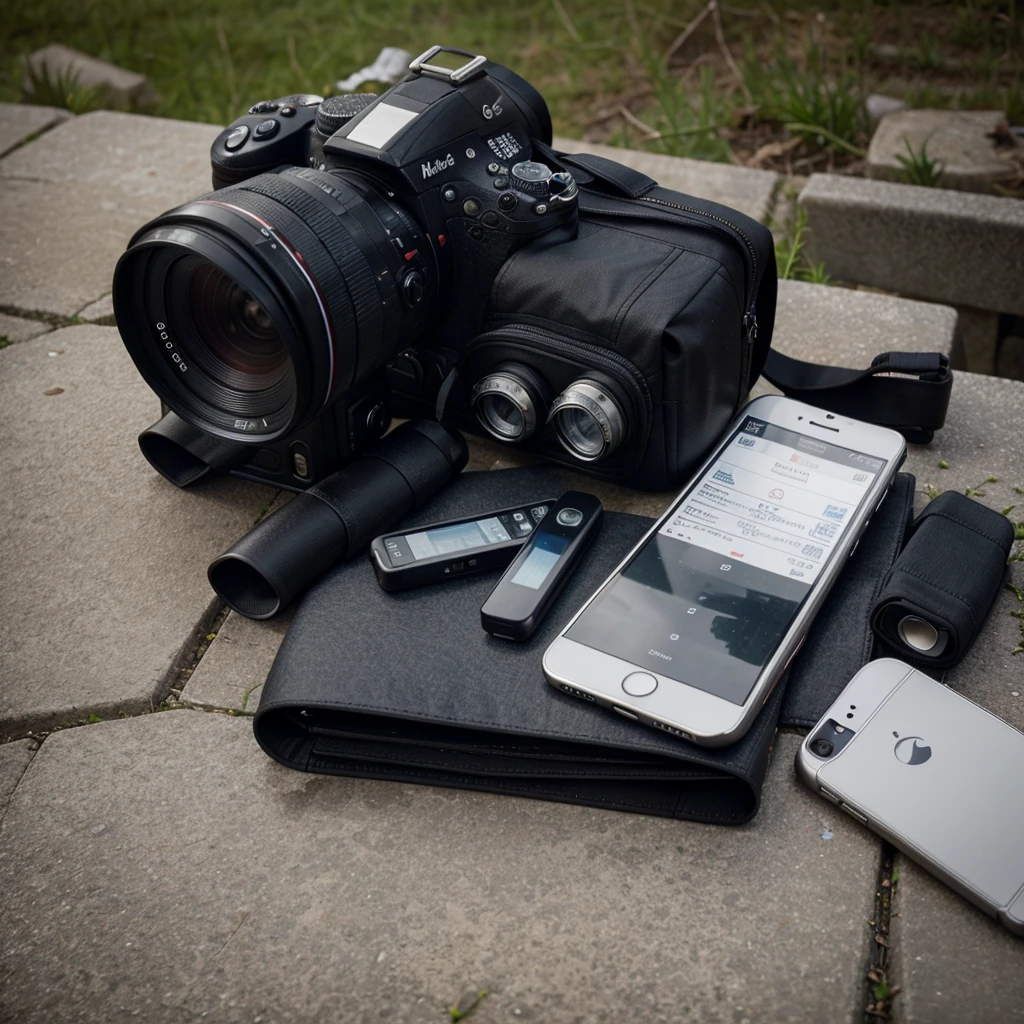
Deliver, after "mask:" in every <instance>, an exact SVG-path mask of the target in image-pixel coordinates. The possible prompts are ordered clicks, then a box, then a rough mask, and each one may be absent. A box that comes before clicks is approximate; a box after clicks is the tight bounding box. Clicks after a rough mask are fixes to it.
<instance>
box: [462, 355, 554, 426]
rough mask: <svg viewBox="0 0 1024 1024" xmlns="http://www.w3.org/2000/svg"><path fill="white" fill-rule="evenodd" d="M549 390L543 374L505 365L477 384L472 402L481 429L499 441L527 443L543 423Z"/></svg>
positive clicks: (520, 365) (525, 367) (513, 364)
mask: <svg viewBox="0 0 1024 1024" xmlns="http://www.w3.org/2000/svg"><path fill="white" fill-rule="evenodd" d="M548 395H549V389H548V386H547V382H546V381H545V380H544V378H543V377H541V376H540V374H538V373H536V372H535V371H534V370H531V369H530V367H528V366H523V365H522V364H520V363H504V364H502V365H501V366H499V367H498V368H497V369H496V370H495V371H494V372H493V373H489V374H488V375H487V376H486V377H483V378H481V379H480V380H479V381H477V383H476V386H475V387H474V388H473V394H472V396H471V401H472V404H473V410H474V412H475V413H476V418H477V419H478V420H479V421H480V424H481V426H483V427H484V429H485V430H486V431H487V432H488V433H489V434H491V435H492V436H493V437H496V438H497V439H498V440H499V441H525V440H526V439H527V438H528V437H532V436H533V435H534V434H535V433H536V432H537V428H538V426H540V425H541V424H543V422H544V415H545V412H546V409H547V399H548Z"/></svg>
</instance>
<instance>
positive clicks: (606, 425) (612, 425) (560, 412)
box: [549, 380, 626, 462]
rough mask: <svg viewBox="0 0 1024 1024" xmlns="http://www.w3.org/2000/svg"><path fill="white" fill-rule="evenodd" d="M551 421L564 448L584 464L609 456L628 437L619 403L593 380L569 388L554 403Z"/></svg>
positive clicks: (606, 389)
mask: <svg viewBox="0 0 1024 1024" xmlns="http://www.w3.org/2000/svg"><path fill="white" fill-rule="evenodd" d="M549 418H550V419H551V420H553V421H554V425H555V433H556V434H557V436H558V440H559V441H560V442H561V444H562V447H563V448H565V449H566V450H567V451H569V452H570V453H571V454H573V455H575V456H576V458H578V459H580V460H581V461H583V462H594V461H595V460H596V459H600V458H602V457H603V456H605V455H610V454H611V453H612V452H613V451H615V449H616V448H618V447H619V445H620V444H621V443H622V440H623V438H624V437H625V436H626V419H625V416H624V415H623V413H622V409H621V407H620V406H619V403H618V402H617V401H616V400H615V399H614V398H613V397H612V395H611V392H610V390H609V389H608V388H606V387H605V386H604V385H602V384H600V383H598V382H597V381H593V380H578V381H576V382H575V383H574V384H570V385H569V387H567V388H566V389H565V391H563V392H562V393H561V394H560V395H559V396H558V397H557V398H556V399H555V401H554V402H553V403H552V406H551V415H550V417H549Z"/></svg>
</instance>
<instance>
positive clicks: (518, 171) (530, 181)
mask: <svg viewBox="0 0 1024 1024" xmlns="http://www.w3.org/2000/svg"><path fill="white" fill-rule="evenodd" d="M550 178H551V168H550V167H548V165H547V164H542V163H538V162H537V161H536V160H522V161H520V162H519V163H517V164H515V165H514V166H513V168H512V187H513V188H515V189H518V191H520V192H529V193H531V194H532V195H535V196H548V195H550V193H551V189H550V187H549V185H548V181H549V179H550Z"/></svg>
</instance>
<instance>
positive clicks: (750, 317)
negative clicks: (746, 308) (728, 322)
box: [743, 311, 757, 345]
mask: <svg viewBox="0 0 1024 1024" xmlns="http://www.w3.org/2000/svg"><path fill="white" fill-rule="evenodd" d="M743 329H744V331H746V333H747V344H748V345H753V344H754V342H755V341H757V317H756V315H755V314H754V312H753V311H751V312H749V313H747V315H746V316H745V317H744V318H743Z"/></svg>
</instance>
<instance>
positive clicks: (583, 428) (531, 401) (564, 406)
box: [470, 362, 627, 462]
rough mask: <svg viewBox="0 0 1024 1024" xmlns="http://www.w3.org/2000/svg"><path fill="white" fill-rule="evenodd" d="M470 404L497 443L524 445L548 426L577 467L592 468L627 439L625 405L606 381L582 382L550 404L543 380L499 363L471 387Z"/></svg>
mask: <svg viewBox="0 0 1024 1024" xmlns="http://www.w3.org/2000/svg"><path fill="white" fill-rule="evenodd" d="M470 402H471V404H472V406H473V412H474V413H475V415H476V418H477V419H478V420H479V422H480V425H481V426H482V427H483V428H484V429H485V430H486V431H487V432H488V433H489V434H490V435H491V436H492V437H495V438H497V439H498V440H499V441H508V442H513V443H515V442H518V441H526V440H528V439H529V438H531V437H533V436H534V435H535V434H537V433H539V432H540V431H541V430H543V429H544V427H545V426H546V425H547V424H548V423H550V424H551V425H552V427H553V428H554V432H555V437H557V438H558V441H559V443H560V444H561V445H562V447H563V448H565V450H566V451H567V452H569V453H570V454H571V455H573V456H575V457H576V458H577V459H579V460H580V461H581V462H595V461H596V460H597V459H600V458H603V457H604V456H606V455H610V454H611V453H612V452H614V451H615V450H616V449H617V448H618V447H619V446H620V445H621V444H622V441H623V440H624V439H625V437H626V434H627V422H626V415H625V412H624V411H623V410H624V403H623V402H622V401H621V399H620V398H618V397H616V394H615V388H614V387H612V386H611V385H610V384H609V383H607V382H606V381H603V380H601V379H599V378H598V376H597V375H594V376H593V377H591V376H587V377H581V378H580V379H579V380H576V381H573V383H572V384H570V385H569V386H568V387H567V388H565V390H564V391H562V392H561V393H560V394H559V395H557V396H556V397H555V398H554V400H552V398H551V387H550V385H549V384H548V382H547V381H546V380H545V379H544V377H543V376H542V375H541V374H539V373H538V372H537V371H536V370H534V369H532V368H531V367H529V366H526V365H525V364H524V363H515V362H508V363H502V364H501V365H500V366H498V367H497V368H496V369H495V370H493V371H492V372H491V373H488V374H487V375H486V376H485V377H482V378H481V379H480V380H479V381H477V383H476V384H475V385H474V387H473V390H472V393H471V396H470Z"/></svg>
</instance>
